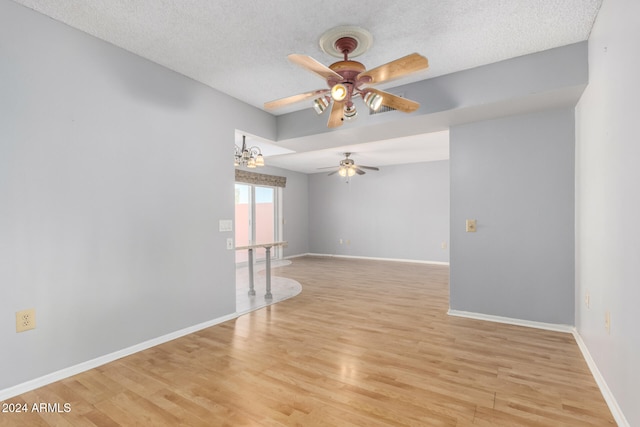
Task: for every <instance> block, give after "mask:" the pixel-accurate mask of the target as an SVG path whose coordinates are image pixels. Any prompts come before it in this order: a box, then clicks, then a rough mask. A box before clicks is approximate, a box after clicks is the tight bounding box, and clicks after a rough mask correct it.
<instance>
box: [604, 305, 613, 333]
mask: <svg viewBox="0 0 640 427" xmlns="http://www.w3.org/2000/svg"><path fill="white" fill-rule="evenodd" d="M604 327H605V329H606V330H607V333H608V334H610V333H611V313H609V312H608V311H607V312H606V313H604Z"/></svg>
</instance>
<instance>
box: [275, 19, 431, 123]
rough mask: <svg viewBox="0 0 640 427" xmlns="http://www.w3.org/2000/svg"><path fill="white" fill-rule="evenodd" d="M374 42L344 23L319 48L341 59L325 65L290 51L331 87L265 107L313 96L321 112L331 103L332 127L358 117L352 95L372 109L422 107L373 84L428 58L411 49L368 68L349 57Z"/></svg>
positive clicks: (426, 64)
mask: <svg viewBox="0 0 640 427" xmlns="http://www.w3.org/2000/svg"><path fill="white" fill-rule="evenodd" d="M372 42H373V38H372V37H371V34H370V33H369V32H368V31H366V30H364V29H362V28H359V27H353V26H343V27H337V28H334V29H332V30H329V31H327V32H326V33H325V34H323V35H322V37H320V48H321V49H322V51H323V52H325V53H327V54H329V55H331V56H335V57H339V58H340V57H341V58H342V59H343V60H342V61H338V62H334V63H333V64H331V65H330V66H328V67H326V66H325V65H323V64H321V63H320V62H318V61H316V60H315V59H313V58H311V57H310V56H306V55H298V54H291V55H289V56H288V58H289V60H290V61H291V62H293V63H295V64H297V65H299V66H301V67H303V68H305V69H306V70H308V71H311V72H312V73H314V74H316V75H317V76H319V77H321V78H323V79H324V80H325V81H326V82H327V85H328V87H329V88H328V89H317V90H314V91H311V92H306V93H302V94H299V95H294V96H290V97H287V98H282V99H278V100H275V101H270V102H267V103H265V104H264V107H265V109H267V110H271V109H276V108H280V107H284V106H286V105H290V104H293V103H297V102H300V101H305V100H307V99H309V98H313V108H314V110H315V112H316V113H318V114H322V113H324V111H325V110H327V109H328V108H329V103H331V109H330V111H331V112H330V114H329V121H328V123H327V126H328V127H330V128H334V127H338V126H341V125H342V124H343V122H344V121H345V120H349V119H353V118H355V117H356V115H357V111H356V107H355V105H354V103H353V98H356V97H358V96H360V97H362V99H363V101H364V104H365V105H366V106H367V107H368V108H369V109H371V110H373V111H377V110H378V109H379V108H380V107H381V106H383V105H384V106H387V107H389V108H392V109H394V110H399V111H403V112H405V113H411V112H413V111H415V110H417V109H418V108H419V107H420V104H419V103H417V102H415V101H411V100H409V99H405V98H402V97H399V96H397V95H393V94H391V93H388V92H385V91H382V90H379V89H375V88H373V87H371V86H373V85H376V84H380V83H385V82H388V81H391V80H395V79H398V78H401V77H404V76H406V75H409V74H412V73H415V72H417V71H421V70H424V69H426V68H428V67H429V62H428V60H427V58H425V57H424V56H422V55H420V54H417V53H412V54H410V55H407V56H405V57H403V58H400V59H396V60H395V61H391V62H388V63H386V64H384V65H381V66H379V67H376V68H373V69H371V70H367V69H366V67H365V66H364V65H363V64H361V63H360V62H357V61H353V60H350V59H349V56H351V57H355V56H359V55H361V54H363V53H365V52H366V51H367V50H369V48H370V47H371V44H372Z"/></svg>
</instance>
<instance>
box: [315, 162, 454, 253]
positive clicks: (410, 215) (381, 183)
mask: <svg viewBox="0 0 640 427" xmlns="http://www.w3.org/2000/svg"><path fill="white" fill-rule="evenodd" d="M355 159H356V163H357V157H356V158H355ZM309 228H310V230H309V245H310V250H311V252H312V253H319V254H331V255H347V256H360V257H375V258H393V259H404V260H418V261H437V262H448V261H449V250H448V230H449V161H447V160H445V161H436V162H425V163H414V164H407V165H396V166H381V167H380V171H378V172H367V174H366V175H363V176H354V177H352V178H351V179H350V181H349V183H348V184H347V183H345V180H344V178H340V177H339V176H338V175H333V176H327V174H326V173H320V174H313V175H310V176H309ZM340 239H342V240H343V243H342V244H340V243H339V240H340ZM347 240H349V244H347ZM443 242H444V243H445V244H446V245H447V247H446V248H445V249H443V248H442V246H441V245H442V243H443Z"/></svg>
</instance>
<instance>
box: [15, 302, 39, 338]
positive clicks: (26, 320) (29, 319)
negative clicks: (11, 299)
mask: <svg viewBox="0 0 640 427" xmlns="http://www.w3.org/2000/svg"><path fill="white" fill-rule="evenodd" d="M35 328H36V309H35V308H31V309H29V310H22V311H18V312H17V313H16V332H24V331H28V330H29V329H35Z"/></svg>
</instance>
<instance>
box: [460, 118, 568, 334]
mask: <svg viewBox="0 0 640 427" xmlns="http://www.w3.org/2000/svg"><path fill="white" fill-rule="evenodd" d="M450 161H451V270H450V274H451V280H450V288H451V289H450V293H451V298H450V305H451V308H452V309H454V310H461V311H469V312H475V313H483V314H490V315H496V316H504V317H510V318H516V319H523V320H532V321H538V322H548V323H555V324H567V325H572V324H573V319H574V294H573V287H574V251H573V245H574V117H573V109H562V110H553V111H546V112H542V113H532V114H527V115H520V116H512V117H506V118H503V119H496V120H490V121H485V122H480V123H472V124H467V125H462V126H456V127H453V128H452V129H451V132H450ZM466 219H476V220H477V232H475V233H467V232H466V231H465V220H466Z"/></svg>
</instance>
